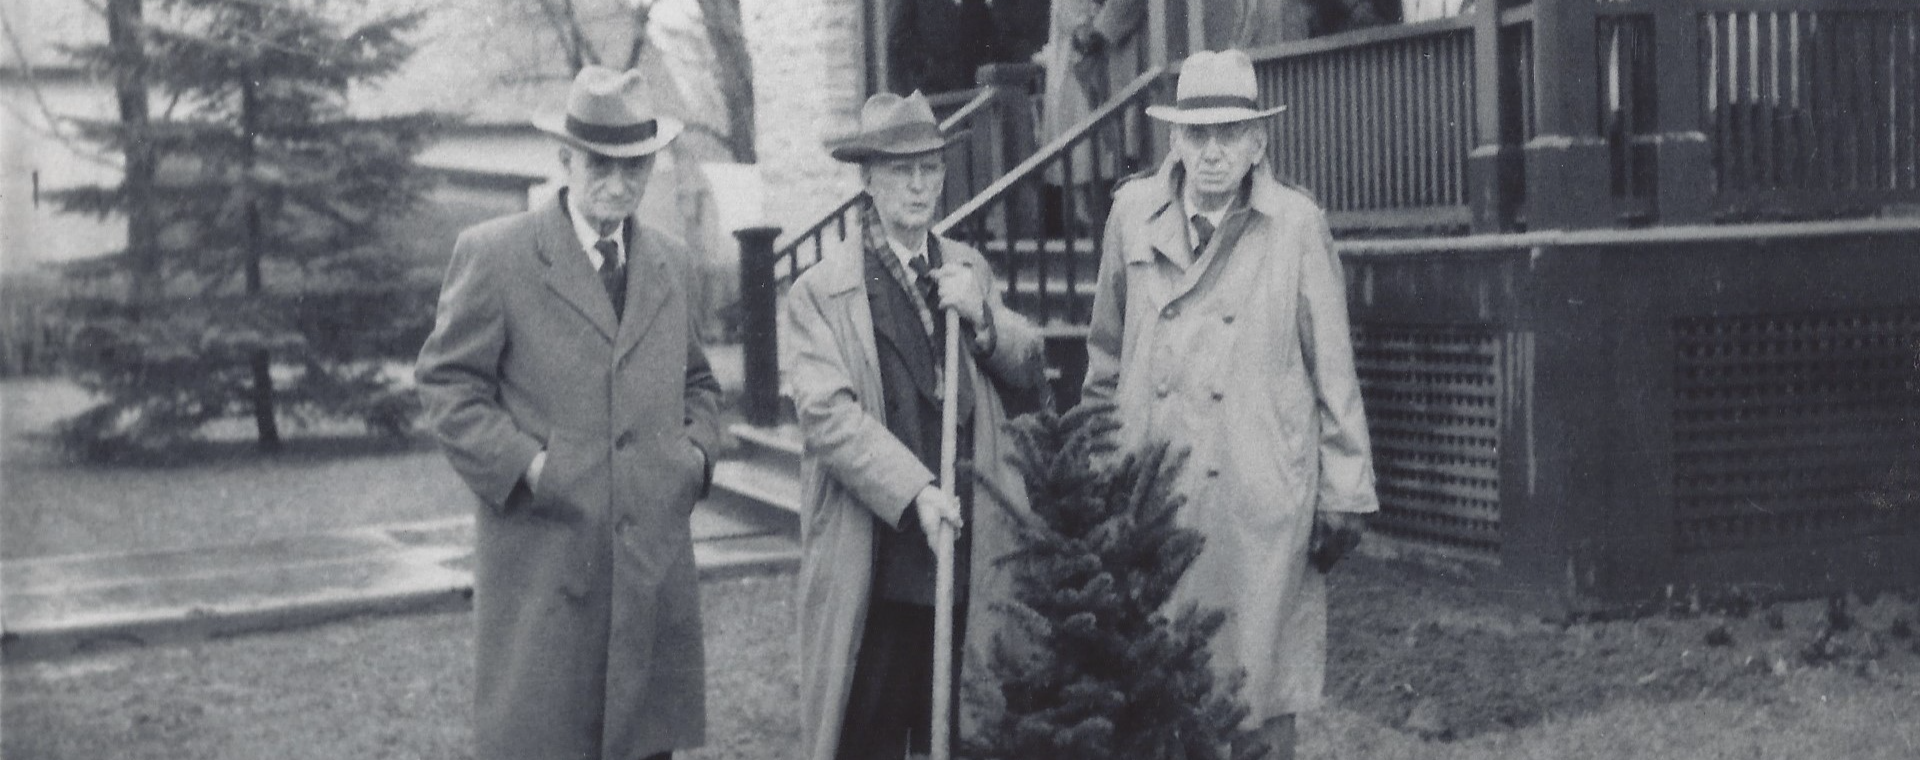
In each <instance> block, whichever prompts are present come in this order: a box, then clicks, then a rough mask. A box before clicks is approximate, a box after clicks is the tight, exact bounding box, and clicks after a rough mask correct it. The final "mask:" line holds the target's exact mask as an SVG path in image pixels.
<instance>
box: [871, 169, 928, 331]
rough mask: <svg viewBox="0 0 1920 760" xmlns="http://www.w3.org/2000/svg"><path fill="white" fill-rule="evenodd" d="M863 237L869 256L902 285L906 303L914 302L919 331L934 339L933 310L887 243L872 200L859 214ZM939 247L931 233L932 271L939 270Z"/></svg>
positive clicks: (877, 211)
mask: <svg viewBox="0 0 1920 760" xmlns="http://www.w3.org/2000/svg"><path fill="white" fill-rule="evenodd" d="M860 236H861V241H862V245H863V246H864V247H865V250H866V252H867V253H869V254H872V255H873V256H874V257H875V258H878V259H879V260H880V266H881V267H883V268H885V269H886V270H887V274H890V275H893V281H894V282H897V283H900V289H901V290H904V291H906V292H907V300H910V301H912V302H913V310H914V312H916V313H918V314H919V315H920V329H922V330H925V331H926V333H927V337H929V338H932V337H935V327H936V326H935V325H934V322H933V308H932V307H931V306H930V305H928V304H927V300H926V299H925V298H923V297H921V295H920V287H919V285H917V284H916V283H915V282H914V277H913V275H911V274H909V273H908V272H907V268H906V267H905V266H904V265H902V264H901V263H900V257H899V256H898V255H897V254H895V253H894V252H893V246H891V245H889V244H888V243H887V228H886V226H885V225H884V224H882V223H881V222H880V211H879V210H878V209H876V208H874V207H873V200H872V199H868V200H867V203H866V205H865V206H864V207H862V209H861V211H860ZM936 245H937V244H936V243H934V241H933V234H932V233H928V234H927V253H926V255H927V265H928V266H930V267H938V266H940V259H939V252H938V249H937V248H936V247H935V246H936Z"/></svg>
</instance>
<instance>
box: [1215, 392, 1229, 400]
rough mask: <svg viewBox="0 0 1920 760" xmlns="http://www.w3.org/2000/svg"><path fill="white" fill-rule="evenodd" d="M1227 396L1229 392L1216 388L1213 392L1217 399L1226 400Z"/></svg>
mask: <svg viewBox="0 0 1920 760" xmlns="http://www.w3.org/2000/svg"><path fill="white" fill-rule="evenodd" d="M1226 398H1227V394H1226V393H1225V392H1223V391H1218V390H1216V391H1214V392H1213V400H1215V401H1224V400H1226Z"/></svg>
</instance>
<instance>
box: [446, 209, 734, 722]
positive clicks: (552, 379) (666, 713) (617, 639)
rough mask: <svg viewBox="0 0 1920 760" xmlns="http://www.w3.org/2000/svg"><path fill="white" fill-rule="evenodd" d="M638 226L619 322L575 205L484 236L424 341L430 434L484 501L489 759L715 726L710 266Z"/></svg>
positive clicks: (457, 262) (481, 715) (479, 234)
mask: <svg viewBox="0 0 1920 760" xmlns="http://www.w3.org/2000/svg"><path fill="white" fill-rule="evenodd" d="M628 228H629V229H634V228H637V232H634V233H633V237H632V239H631V242H630V245H629V246H628V259H627V260H628V264H627V274H628V278H627V299H626V309H625V316H624V317H623V318H621V319H619V320H617V321H616V319H615V317H614V312H613V306H612V302H611V300H610V299H609V298H608V296H607V292H606V290H605V288H604V286H603V285H602V284H601V281H600V279H599V275H598V274H597V273H596V272H595V271H594V269H593V266H592V264H591V263H590V262H589V260H588V259H587V256H586V253H585V252H584V251H583V250H582V249H581V246H580V242H579V238H577V237H576V236H575V233H574V230H573V226H572V222H571V220H570V218H569V217H568V216H567V213H566V212H565V210H563V208H562V207H561V205H560V202H559V201H558V200H557V199H556V200H553V201H549V202H547V203H543V204H540V205H538V206H537V207H535V208H534V209H533V210H531V211H528V212H525V213H521V214H517V215H514V216H510V217H506V218H503V219H497V220H494V221H491V222H487V223H484V224H481V225H479V226H476V227H474V228H472V229H469V230H467V231H466V232H464V233H462V234H461V235H460V238H459V241H458V242H457V243H455V245H454V252H453V260H452V263H451V264H450V265H449V267H448V271H447V277H446V282H445V284H444V286H443V287H442V290H441V294H440V302H439V312H438V314H437V316H436V319H435V322H434V329H433V333H432V335H431V337H429V338H428V339H427V342H426V345H425V347H424V348H422V349H421V352H420V360H419V363H418V365H417V367H416V375H417V378H418V381H419V387H420V395H421V397H422V399H423V400H424V402H425V405H426V410H427V420H428V424H429V426H430V428H431V430H432V431H433V433H434V435H435V436H436V437H437V438H438V439H439V441H440V443H441V446H442V448H443V449H444V450H445V451H446V453H447V457H448V459H449V460H450V461H451V462H452V463H453V468H454V470H455V471H456V472H458V473H459V475H460V477H461V478H462V479H464V480H465V481H466V483H467V485H468V486H470V487H471V488H472V489H473V492H474V493H475V494H477V495H478V496H479V499H480V501H481V503H482V504H481V507H480V508H479V510H478V516H477V518H476V520H475V530H476V532H477V534H478V535H477V545H476V548H475V558H476V567H475V571H474V572H475V578H474V582H475V593H474V618H475V626H476V633H475V660H476V663H475V679H474V692H475V693H474V738H475V744H476V752H475V757H476V758H479V760H531V759H537V758H552V760H563V759H564V760H582V759H583V758H594V759H596V760H597V759H599V758H605V759H606V760H614V759H615V758H618V760H633V759H634V758H639V757H644V756H646V755H649V754H653V753H657V752H663V751H669V750H673V749H677V748H685V747H693V746H698V745H699V744H700V743H701V741H702V739H703V736H704V732H705V720H706V718H705V710H706V708H705V703H704V696H703V695H704V688H705V687H704V678H705V674H704V657H703V652H702V644H701V629H700V599H699V588H698V585H697V577H696V573H695V569H694V564H693V549H692V539H691V536H690V531H689V525H688V520H689V516H690V515H691V513H692V509H693V504H694V501H695V500H696V499H697V498H698V497H699V496H700V495H701V491H702V490H703V489H704V488H705V487H706V479H707V473H706V470H705V467H704V466H703V465H705V464H706V462H705V455H704V453H703V452H705V451H712V450H713V442H714V439H715V436H716V434H717V428H716V421H715V416H716V410H717V407H718V403H719V395H720V389H719V385H718V384H717V383H716V382H715V381H714V379H713V375H712V373H711V372H710V371H709V368H708V366H707V361H706V357H705V354H704V353H703V352H702V350H701V347H700V343H699V341H698V339H697V337H696V336H695V335H694V333H693V332H692V331H691V329H690V322H689V312H688V306H687V303H688V302H687V297H686V293H685V286H684V283H685V282H686V279H685V275H684V268H683V267H684V266H685V262H688V261H691V259H690V258H688V254H687V253H686V251H685V249H684V248H683V247H682V246H681V245H680V244H679V243H678V242H677V241H675V240H673V239H672V238H670V237H668V236H666V235H665V234H663V233H659V232H657V231H654V230H652V229H648V228H646V227H645V226H641V225H637V224H633V223H631V222H629V224H628ZM543 449H544V450H545V451H546V452H547V461H546V465H545V468H544V469H543V471H542V473H541V476H540V479H539V489H538V491H533V490H530V489H529V488H528V487H527V485H526V483H525V482H524V481H523V479H522V475H523V474H524V473H525V472H526V470H527V466H528V465H529V463H531V461H532V460H533V458H534V455H535V454H536V453H537V452H539V451H541V450H543Z"/></svg>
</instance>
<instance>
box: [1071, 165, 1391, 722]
mask: <svg viewBox="0 0 1920 760" xmlns="http://www.w3.org/2000/svg"><path fill="white" fill-rule="evenodd" d="M1181 174H1182V171H1181V169H1180V168H1179V164H1178V162H1177V160H1175V159H1169V160H1168V162H1167V163H1166V164H1164V165H1163V166H1162V167H1161V169H1160V171H1159V172H1158V173H1156V174H1154V175H1150V176H1147V177H1144V178H1140V179H1136V180H1133V181H1131V182H1128V183H1126V184H1124V185H1122V186H1121V187H1120V189H1119V190H1118V191H1117V192H1116V193H1115V198H1114V206H1113V212H1112V215H1111V216H1109V217H1108V222H1107V230H1106V237H1105V249H1104V251H1103V254H1102V255H1103V258H1102V261H1101V263H1100V274H1099V280H1098V290H1097V291H1096V295H1095V297H1094V305H1093V321H1092V325H1091V327H1090V333H1089V336H1088V339H1087V357H1088V360H1087V378H1086V382H1085V386H1084V388H1083V397H1084V398H1085V399H1087V400H1089V401H1110V402H1113V403H1115V404H1116V405H1117V406H1118V408H1119V413H1120V417H1121V424H1122V435H1123V438H1125V439H1127V440H1129V441H1131V442H1134V443H1138V442H1141V441H1146V440H1165V441H1170V442H1172V444H1173V445H1175V446H1176V447H1181V448H1186V449H1187V450H1188V451H1189V452H1190V458H1189V459H1188V461H1187V464H1186V467H1185V469H1184V470H1183V471H1182V473H1181V475H1180V479H1179V481H1178V488H1179V490H1180V491H1181V492H1182V493H1185V494H1186V495H1187V497H1188V501H1187V504H1186V506H1185V507H1184V509H1183V511H1182V512H1181V517H1180V519H1181V520H1182V521H1183V522H1184V523H1185V524H1187V525H1189V526H1191V527H1193V528H1196V529H1198V530H1199V531H1200V532H1201V533H1202V534H1203V535H1204V536H1205V537H1206V545H1205V548H1204V549H1203V550H1202V552H1201V555H1200V557H1199V559H1198V560H1197V561H1195V562H1194V564H1193V566H1192V568H1191V569H1189V570H1188V571H1187V575H1186V576H1185V577H1184V578H1183V579H1182V580H1181V583H1180V586H1179V587H1178V589H1177V591H1176V595H1175V600H1174V603H1175V604H1183V603H1185V602H1186V601H1190V600H1197V601H1199V602H1200V603H1201V604H1202V605H1203V606H1207V607H1211V608H1215V609H1223V610H1225V611H1226V612H1227V613H1228V617H1227V622H1226V625H1225V626H1224V627H1222V628H1221V629H1220V632H1219V634H1218V635H1217V636H1215V638H1214V641H1213V653H1214V664H1215V667H1216V669H1218V670H1219V671H1220V672H1221V673H1223V674H1224V673H1229V672H1231V671H1232V670H1233V669H1235V668H1245V669H1246V673H1247V682H1246V687H1245V689H1244V691H1243V692H1242V695H1243V696H1244V697H1245V699H1246V700H1247V702H1248V705H1249V706H1250V707H1251V709H1252V712H1251V714H1250V715H1249V716H1248V719H1249V726H1257V725H1258V724H1259V723H1260V722H1262V721H1265V720H1267V719H1269V718H1272V717H1275V716H1278V715H1285V714H1291V713H1295V712H1299V711H1301V710H1305V709H1310V708H1313V707H1315V706H1317V705H1318V704H1319V703H1320V699H1321V685H1322V682H1323V676H1324V664H1325V660H1326V625H1327V622H1326V587H1325V584H1324V581H1323V579H1322V578H1321V576H1320V574H1319V573H1318V572H1315V571H1314V570H1312V569H1310V568H1309V567H1308V565H1307V562H1306V549H1307V540H1308V537H1309V534H1310V533H1311V530H1312V525H1313V513H1314V510H1316V509H1320V510H1328V511H1339V512H1371V511H1374V510H1375V509H1377V508H1378V502H1377V500H1376V498H1375V495H1374V480H1373V465H1372V454H1371V452H1370V450H1369V448H1368V443H1367V428H1366V420H1365V418H1364V415H1363V413H1362V411H1361V406H1360V392H1359V387H1358V385H1357V383H1356V380H1355V377H1354V368H1353V350H1352V345H1351V343H1350V338H1349V334H1348V325H1347V307H1346V289H1345V284H1344V280H1343V278H1342V276H1341V272H1340V263H1339V261H1338V259H1337V258H1336V257H1335V254H1334V253H1333V250H1332V246H1331V241H1330V236H1329V234H1328V231H1327V223H1326V219H1325V215H1324V214H1323V213H1322V212H1321V210H1320V209H1319V208H1318V207H1317V206H1316V205H1314V203H1313V201H1311V200H1310V199H1308V198H1307V197H1306V195H1304V194H1303V193H1300V192H1298V191H1296V190H1293V189H1291V188H1288V187H1285V186H1283V185H1281V184H1279V183H1278V182H1275V181H1274V180H1273V179H1271V178H1270V177H1269V176H1268V175H1267V174H1266V172H1265V171H1263V170H1262V169H1261V167H1258V166H1256V167H1255V168H1254V171H1253V179H1252V187H1251V190H1250V192H1249V194H1248V202H1247V207H1246V209H1245V210H1244V211H1241V212H1238V213H1237V214H1229V216H1228V217H1227V219H1226V220H1225V221H1223V222H1222V224H1221V225H1220V229H1219V232H1218V233H1216V234H1215V235H1214V238H1213V242H1212V243H1211V244H1210V246H1209V248H1208V249H1207V250H1206V251H1204V252H1203V253H1202V254H1201V255H1200V256H1199V257H1198V258H1197V259H1194V258H1193V257H1192V255H1191V253H1190V251H1191V250H1192V245H1193V244H1192V243H1190V242H1189V238H1188V232H1187V220H1186V218H1185V217H1184V211H1183V209H1184V206H1183V204H1181V203H1180V201H1179V200H1178V198H1179V194H1178V193H1179V190H1178V182H1179V178H1180V176H1181ZM1189 259H1192V261H1191V262H1190V263H1187V264H1185V265H1182V264H1181V262H1187V261H1188V260H1189Z"/></svg>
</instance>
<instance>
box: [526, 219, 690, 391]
mask: <svg viewBox="0 0 1920 760" xmlns="http://www.w3.org/2000/svg"><path fill="white" fill-rule="evenodd" d="M565 192H566V191H565V190H562V191H561V192H560V193H555V194H554V196H553V198H551V199H548V200H546V201H544V202H542V203H541V204H540V205H538V206H536V207H535V208H534V210H533V212H532V213H533V215H534V218H535V219H536V220H537V225H538V227H537V229H538V234H536V235H535V237H534V256H535V257H537V258H538V259H539V260H540V263H541V264H542V265H544V267H545V272H546V274H545V275H544V279H545V281H546V284H547V288H548V289H550V290H552V291H553V292H554V293H555V294H556V295H558V296H560V298H561V300H563V301H565V302H566V303H567V305H568V306H570V307H572V308H573V309H574V311H577V312H579V313H580V315H581V316H583V317H585V318H586V319H587V321H588V322H590V323H592V324H593V326H594V327H595V328H596V329H598V330H599V331H600V334H601V335H603V336H605V337H606V338H607V339H608V340H610V341H614V343H615V349H616V350H615V353H616V354H617V355H624V354H625V353H626V352H627V351H631V350H632V349H633V347H634V346H636V345H638V344H639V343H640V337H641V336H642V335H644V334H646V331H647V328H648V327H649V326H651V324H652V323H653V319H654V317H655V316H656V315H658V314H659V311H660V309H661V308H662V307H663V306H665V304H666V301H667V298H665V296H666V295H667V291H666V288H668V283H667V282H666V277H667V276H668V272H667V267H666V263H667V262H666V258H665V257H664V256H662V255H661V254H660V251H661V250H662V246H661V244H660V241H659V240H658V239H657V236H656V235H655V234H654V233H653V232H652V231H651V230H648V229H646V228H645V227H644V226H643V225H640V224H637V223H636V222H635V221H634V220H633V219H632V218H631V217H629V218H628V220H627V222H626V223H625V224H624V225H623V229H624V230H626V232H627V240H626V246H627V309H626V315H625V317H624V318H619V319H616V318H615V317H614V314H613V302H612V301H610V300H608V299H607V291H606V288H605V287H604V286H602V285H601V284H600V274H599V273H598V272H595V271H594V270H593V266H592V264H591V263H590V262H588V260H587V255H586V252H585V251H583V250H581V249H580V245H579V244H580V240H579V236H578V235H577V234H575V231H574V227H573V219H572V217H571V216H569V215H568V213H567V210H566V207H565V206H564V205H563V204H564V201H563V199H562V193H565ZM615 358H616V359H618V358H619V356H616V357H615Z"/></svg>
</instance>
